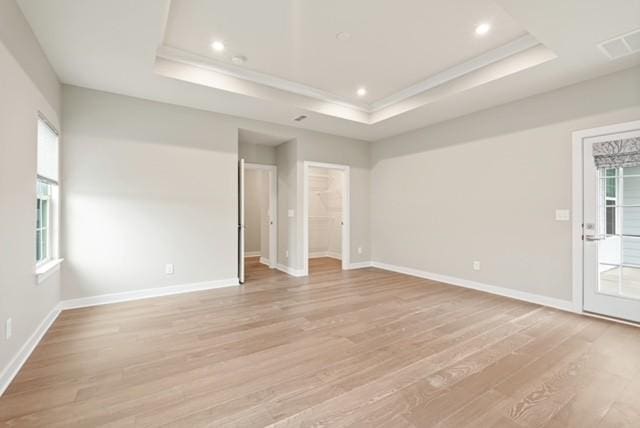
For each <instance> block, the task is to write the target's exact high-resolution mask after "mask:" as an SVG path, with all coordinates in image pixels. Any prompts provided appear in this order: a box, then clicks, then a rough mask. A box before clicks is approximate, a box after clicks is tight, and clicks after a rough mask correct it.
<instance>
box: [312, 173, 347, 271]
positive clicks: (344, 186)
mask: <svg viewBox="0 0 640 428" xmlns="http://www.w3.org/2000/svg"><path fill="white" fill-rule="evenodd" d="M309 168H326V169H337V170H340V171H342V172H343V174H342V180H343V182H342V221H343V223H344V224H343V227H342V248H341V251H342V257H341V259H342V270H347V269H350V267H351V266H350V263H349V260H350V249H351V209H350V208H351V192H350V188H351V179H350V168H349V166H348V165H340V164H334V163H323V162H311V161H304V164H303V181H302V186H303V187H302V195H303V196H302V264H303V268H302V273H303V276H307V275H309Z"/></svg>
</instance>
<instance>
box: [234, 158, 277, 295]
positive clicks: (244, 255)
mask: <svg viewBox="0 0 640 428" xmlns="http://www.w3.org/2000/svg"><path fill="white" fill-rule="evenodd" d="M240 164H241V168H242V170H243V171H242V173H241V176H242V179H241V183H240V185H241V191H240V195H241V201H240V217H241V218H240V230H241V233H240V240H241V242H240V245H239V248H240V250H241V252H240V257H239V259H240V260H239V262H240V265H241V266H240V269H239V271H240V274H239V278H240V283H244V282H245V272H246V265H247V264H248V263H253V264H255V263H261V264H263V265H266V266H268V267H269V268H274V267H275V266H276V262H277V260H276V257H277V256H276V251H277V230H278V229H277V228H278V226H277V208H276V207H277V202H276V201H277V194H276V186H277V183H276V180H277V167H276V166H274V165H262V164H254V163H245V162H242V161H241V162H240Z"/></svg>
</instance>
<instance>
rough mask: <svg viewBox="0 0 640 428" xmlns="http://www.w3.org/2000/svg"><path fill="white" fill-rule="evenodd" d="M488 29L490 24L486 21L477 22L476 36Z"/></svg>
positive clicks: (481, 34)
mask: <svg viewBox="0 0 640 428" xmlns="http://www.w3.org/2000/svg"><path fill="white" fill-rule="evenodd" d="M489 30H491V25H490V24H488V23H486V22H483V23H482V24H479V25H478V26H477V27H476V34H477V35H478V36H484V35H485V34H487V33H488V32H489Z"/></svg>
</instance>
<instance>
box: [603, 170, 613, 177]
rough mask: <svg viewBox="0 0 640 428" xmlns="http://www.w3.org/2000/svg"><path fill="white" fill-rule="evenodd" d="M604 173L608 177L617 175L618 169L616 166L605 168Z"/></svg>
mask: <svg viewBox="0 0 640 428" xmlns="http://www.w3.org/2000/svg"><path fill="white" fill-rule="evenodd" d="M604 175H605V176H606V177H615V176H616V169H615V168H608V169H606V170H605V172H604Z"/></svg>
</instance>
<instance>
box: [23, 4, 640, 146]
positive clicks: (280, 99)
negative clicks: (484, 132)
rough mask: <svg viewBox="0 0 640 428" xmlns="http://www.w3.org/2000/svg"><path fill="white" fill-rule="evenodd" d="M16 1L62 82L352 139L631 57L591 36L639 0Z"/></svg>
mask: <svg viewBox="0 0 640 428" xmlns="http://www.w3.org/2000/svg"><path fill="white" fill-rule="evenodd" d="M18 2H19V4H20V6H21V8H22V10H23V12H24V14H25V16H26V17H27V20H28V21H29V23H30V24H31V26H32V28H33V29H34V32H35V34H36V36H37V37H38V39H39V41H40V43H41V44H42V46H43V49H44V50H45V52H46V54H47V56H48V58H49V60H50V62H51V63H52V66H53V67H54V69H55V70H56V72H57V73H58V75H59V77H60V79H61V81H63V82H64V83H68V84H74V85H78V86H83V87H88V88H92V89H98V90H105V91H110V92H115V93H120V94H126V95H131V96H136V97H140V98H146V99H151V100H156V101H162V102H169V103H173V104H178V105H184V106H189V107H194V108H200V109H205V110H210V111H216V112H221V113H228V114H233V115H238V116H243V117H248V118H252V119H259V120H266V121H270V122H275V123H281V124H286V125H291V126H296V127H303V128H308V129H314V130H318V131H324V132H329V133H333V134H338V135H344V136H349V137H354V138H360V139H365V140H378V139H381V138H385V137H388V136H392V135H395V134H399V133H402V132H406V131H409V130H411V129H415V128H418V127H421V126H425V125H428V124H431V123H435V122H438V121H442V120H446V119H449V118H453V117H456V116H460V115H463V114H467V113H470V112H473V111H477V110H480V109H484V108H488V107H491V106H494V105H498V104H501V103H505V102H508V101H512V100H515V99H519V98H523V97H526V96H530V95H533V94H536V93H540V92H544V91H548V90H552V89H555V88H558V87H561V86H565V85H568V84H571V83H575V82H578V81H581V80H585V79H588V78H593V77H597V76H599V75H603V74H607V73H611V72H614V71H617V70H621V69H624V68H628V67H631V66H634V65H637V64H639V63H640V58H639V57H640V55H638V54H635V55H631V56H628V57H625V58H620V59H617V60H615V61H611V60H609V59H608V58H607V57H606V56H604V55H603V54H602V52H601V51H600V50H599V49H598V48H597V44H598V43H600V42H602V41H603V40H607V39H609V38H612V37H614V36H616V35H619V34H623V33H626V32H629V31H631V30H634V29H636V28H640V0H562V1H557V0H537V1H528V0H495V1H490V0H402V1H397V2H389V1H387V0H351V1H349V2H346V1H344V0H343V1H339V0H323V1H317V2H316V1H293V0H269V1H261V0H253V1H250V0H209V1H206V0H173V2H171V1H169V0H136V1H130V0H83V1H81V2H79V1H77V0H57V1H55V2H52V1H49V0H18ZM482 21H488V22H490V23H491V24H492V26H493V29H492V31H491V32H490V33H489V34H487V35H486V36H485V37H483V38H477V37H475V35H474V33H473V30H474V27H475V25H476V24H477V23H479V22H482ZM339 31H347V32H349V33H351V35H352V37H351V39H350V40H348V41H346V42H343V41H339V40H337V39H336V38H335V33H337V32H339ZM521 36H523V37H524V38H523V37H521ZM217 38H220V39H223V40H224V42H225V44H226V45H227V46H228V50H227V51H226V52H225V54H224V55H216V54H214V53H213V52H212V51H211V50H210V48H209V44H210V43H211V41H212V40H213V39H217ZM231 54H242V55H245V56H246V57H247V58H248V61H247V63H246V64H244V65H243V66H241V67H238V66H235V65H233V64H231V63H230V61H229V58H230V55H231ZM358 85H365V86H366V87H367V89H368V91H369V94H368V96H367V97H365V98H364V99H359V98H358V97H354V91H355V88H356V87H357V86H358ZM381 100H383V101H386V102H385V103H381V102H380V101H381ZM301 114H305V115H307V116H308V119H307V120H305V121H303V122H293V121H292V119H293V118H294V117H296V116H298V115H301Z"/></svg>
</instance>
